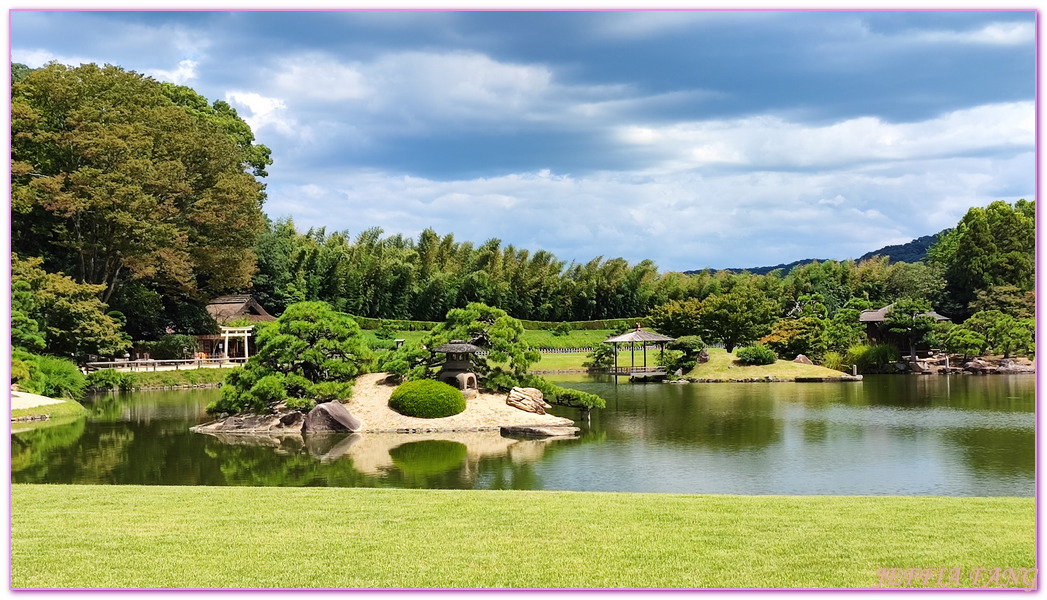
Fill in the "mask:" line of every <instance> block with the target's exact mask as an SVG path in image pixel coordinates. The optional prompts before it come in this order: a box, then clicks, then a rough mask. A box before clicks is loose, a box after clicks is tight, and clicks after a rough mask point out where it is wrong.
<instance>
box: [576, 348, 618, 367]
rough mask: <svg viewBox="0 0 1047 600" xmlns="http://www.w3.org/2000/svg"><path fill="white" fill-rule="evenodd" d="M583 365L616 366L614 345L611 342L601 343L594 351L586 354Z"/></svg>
mask: <svg viewBox="0 0 1047 600" xmlns="http://www.w3.org/2000/svg"><path fill="white" fill-rule="evenodd" d="M585 358H586V361H585V362H583V363H582V366H583V367H590V368H593V369H608V368H610V367H612V366H614V346H612V345H610V344H599V345H597V346H596V347H594V348H593V351H592V352H590V353H589V354H587V355H586V357H585Z"/></svg>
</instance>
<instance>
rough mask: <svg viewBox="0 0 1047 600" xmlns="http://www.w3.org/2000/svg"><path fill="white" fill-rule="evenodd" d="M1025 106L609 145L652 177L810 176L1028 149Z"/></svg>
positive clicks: (664, 135)
mask: <svg viewBox="0 0 1047 600" xmlns="http://www.w3.org/2000/svg"><path fill="white" fill-rule="evenodd" d="M1034 127H1035V106H1034V105H1033V103H1032V102H1015V103H1004V104H991V105H985V106H978V107H974V108H970V109H965V110H959V111H955V112H951V113H948V114H945V115H942V116H940V117H938V118H935V119H930V120H927V121H921V122H915V123H889V122H886V121H883V120H882V119H879V118H875V117H860V118H855V119H848V120H844V121H840V122H838V123H832V124H829V125H819V126H812V125H807V124H804V123H799V122H791V121H786V120H784V119H781V118H778V117H773V116H757V117H749V118H743V119H733V120H718V121H700V122H688V123H678V124H671V125H664V126H654V125H645V126H641V125H623V126H619V127H618V128H617V129H616V138H617V139H618V140H619V141H620V142H621V143H622V144H624V145H632V146H634V147H636V148H638V149H642V150H643V151H644V152H648V153H653V154H655V155H658V156H661V157H662V163H661V166H660V167H659V169H658V170H660V171H674V170H688V169H695V168H701V167H703V166H706V165H708V164H710V163H729V164H737V165H744V166H747V167H757V168H815V167H827V166H835V165H843V164H848V163H869V162H881V161H897V160H912V159H920V158H928V157H935V156H961V155H964V154H967V153H971V152H976V151H986V150H993V149H1001V148H1018V149H1031V148H1032V147H1033V144H1034V142H1035V138H1034Z"/></svg>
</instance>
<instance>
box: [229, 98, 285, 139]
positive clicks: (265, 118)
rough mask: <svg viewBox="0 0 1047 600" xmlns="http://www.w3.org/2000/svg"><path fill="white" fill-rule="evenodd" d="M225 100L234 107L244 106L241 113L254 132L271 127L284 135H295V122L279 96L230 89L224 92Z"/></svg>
mask: <svg viewBox="0 0 1047 600" xmlns="http://www.w3.org/2000/svg"><path fill="white" fill-rule="evenodd" d="M225 100H226V102H228V103H230V104H231V105H233V106H235V107H241V108H246V109H247V110H248V111H249V114H247V115H241V117H242V118H243V120H244V121H246V122H247V124H248V125H250V126H251V130H252V131H254V132H255V133H256V134H257V133H258V132H259V131H261V130H263V129H265V128H267V127H272V128H274V129H276V130H277V131H279V132H280V133H282V134H284V135H295V134H296V129H297V123H296V122H295V119H294V118H293V117H291V116H290V115H289V114H288V112H287V105H286V104H285V103H284V101H283V100H281V99H280V98H270V97H266V96H262V95H260V94H256V93H254V92H242V91H231V92H226V94H225Z"/></svg>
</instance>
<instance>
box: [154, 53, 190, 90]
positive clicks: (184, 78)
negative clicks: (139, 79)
mask: <svg viewBox="0 0 1047 600" xmlns="http://www.w3.org/2000/svg"><path fill="white" fill-rule="evenodd" d="M198 64H199V63H197V62H196V61H195V60H189V59H185V60H183V61H180V62H179V63H178V68H177V69H175V70H173V71H165V70H162V69H149V70H147V71H146V74H147V75H151V76H152V77H154V78H156V79H160V80H164V81H170V82H171V83H176V84H178V85H182V84H185V83H188V82H190V81H192V80H194V79H196V67H197V65H198Z"/></svg>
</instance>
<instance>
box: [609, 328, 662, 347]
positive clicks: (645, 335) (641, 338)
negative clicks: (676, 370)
mask: <svg viewBox="0 0 1047 600" xmlns="http://www.w3.org/2000/svg"><path fill="white" fill-rule="evenodd" d="M674 339H676V338H671V337H668V336H664V335H661V334H659V333H652V332H650V331H644V330H643V329H640V328H636V331H630V332H629V333H623V334H622V335H616V336H614V337H609V338H607V339H606V340H604V343H605V344H617V343H620V342H671V341H673V340H674Z"/></svg>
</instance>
